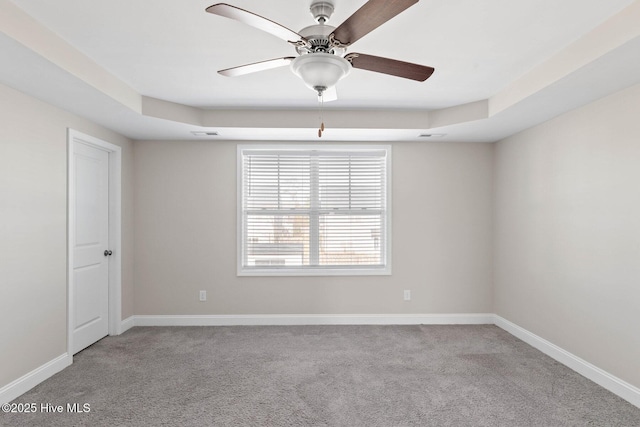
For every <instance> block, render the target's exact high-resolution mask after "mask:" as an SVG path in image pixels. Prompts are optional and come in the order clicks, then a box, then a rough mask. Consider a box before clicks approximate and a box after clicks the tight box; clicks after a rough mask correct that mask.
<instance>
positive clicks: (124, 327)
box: [120, 316, 136, 334]
mask: <svg viewBox="0 0 640 427" xmlns="http://www.w3.org/2000/svg"><path fill="white" fill-rule="evenodd" d="M135 320H136V318H135V316H129V317H127V318H126V319H124V320H123V321H122V322H121V323H120V333H121V334H124V333H125V332H127V331H128V330H129V329H131V328H133V327H134V326H135V325H136V323H135Z"/></svg>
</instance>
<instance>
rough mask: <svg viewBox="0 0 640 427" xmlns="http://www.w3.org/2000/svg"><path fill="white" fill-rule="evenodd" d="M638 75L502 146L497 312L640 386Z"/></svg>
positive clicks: (498, 146) (498, 174) (498, 177)
mask: <svg viewBox="0 0 640 427" xmlns="http://www.w3.org/2000/svg"><path fill="white" fill-rule="evenodd" d="M638 111H640V85H637V86H634V87H631V88H629V89H626V90H624V91H621V92H618V93H616V94H613V95H611V96H609V97H606V98H603V99H601V100H598V101H596V102H594V103H592V104H589V105H587V106H585V107H582V108H580V109H577V110H574V111H572V112H569V113H566V114H564V115H562V116H560V117H557V118H555V119H554V120H551V121H549V122H546V123H544V124H542V125H539V126H537V127H535V128H532V129H529V130H527V131H524V132H522V133H520V134H518V135H515V136H512V137H510V138H507V139H505V140H503V141H500V142H499V143H497V144H496V146H495V150H496V151H495V172H494V176H495V188H494V191H495V219H494V224H495V226H496V233H495V238H494V244H495V279H494V286H495V291H494V298H495V309H496V313H497V314H498V315H500V316H502V317H504V318H506V319H507V320H510V321H512V322H514V323H516V324H517V325H519V326H521V327H523V328H525V329H527V330H529V331H531V332H533V333H535V334H536V335H538V336H540V337H542V338H544V339H547V340H548V341H550V342H552V343H554V344H556V345H558V346H560V347H561V348H563V349H565V350H567V351H569V352H571V353H573V354H575V355H576V356H578V357H580V358H582V359H584V360H586V361H587V362H590V363H592V364H594V365H595V366H598V367H599V368H601V369H604V370H605V371H607V372H609V373H611V374H613V375H615V376H617V377H619V378H621V379H623V380H625V381H627V382H629V383H630V384H633V385H635V386H636V387H640V369H639V366H640V365H639V364H638V361H639V360H640V326H639V325H640V221H639V219H640V167H638V165H639V163H638V160H639V159H640V143H639V142H638V141H639V140H638V135H640V121H639V120H638Z"/></svg>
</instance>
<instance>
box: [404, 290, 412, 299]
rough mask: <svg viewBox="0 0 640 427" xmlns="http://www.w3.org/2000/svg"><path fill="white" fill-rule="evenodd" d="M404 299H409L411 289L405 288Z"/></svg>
mask: <svg viewBox="0 0 640 427" xmlns="http://www.w3.org/2000/svg"><path fill="white" fill-rule="evenodd" d="M404 300H405V301H411V291H410V290H408V289H405V291H404Z"/></svg>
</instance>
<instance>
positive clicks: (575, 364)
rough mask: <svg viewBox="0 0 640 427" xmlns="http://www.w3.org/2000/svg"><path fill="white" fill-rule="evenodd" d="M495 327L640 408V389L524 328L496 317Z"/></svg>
mask: <svg viewBox="0 0 640 427" xmlns="http://www.w3.org/2000/svg"><path fill="white" fill-rule="evenodd" d="M495 325H496V326H498V327H499V328H502V329H504V330H505V331H507V332H509V333H510V334H511V335H513V336H515V337H517V338H519V339H521V340H522V341H524V342H526V343H527V344H529V345H530V346H532V347H534V348H537V349H538V350H540V351H541V352H543V353H544V354H546V355H547V356H549V357H551V358H553V359H555V360H557V361H558V362H560V363H562V364H563V365H565V366H567V367H569V368H571V369H573V370H574V371H576V372H577V373H579V374H580V375H582V376H584V377H586V378H588V379H590V380H591V381H593V382H594V383H596V384H598V385H600V386H601V387H603V388H605V389H607V390H609V391H610V392H612V393H614V394H616V395H618V396H620V397H621V398H623V399H624V400H626V401H627V402H629V403H631V404H633V405H635V406H637V407H638V408H640V389H639V388H637V387H635V386H633V385H631V384H629V383H627V382H625V381H623V380H621V379H620V378H618V377H615V376H613V375H611V374H610V373H608V372H606V371H604V370H602V369H600V368H598V367H597V366H594V365H592V364H591V363H589V362H587V361H586V360H583V359H581V358H579V357H578V356H575V355H573V354H571V353H569V352H568V351H566V350H564V349H562V348H560V347H558V346H557V345H555V344H553V343H551V342H549V341H547V340H545V339H544V338H541V337H539V336H537V335H536V334H533V333H531V332H529V331H527V330H526V329H524V328H521V327H520V326H518V325H516V324H515V323H512V322H510V321H508V320H507V319H504V318H502V317H500V316H498V315H495Z"/></svg>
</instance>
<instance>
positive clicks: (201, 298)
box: [200, 291, 207, 301]
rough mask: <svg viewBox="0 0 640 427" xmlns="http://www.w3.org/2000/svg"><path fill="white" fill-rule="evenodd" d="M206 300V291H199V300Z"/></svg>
mask: <svg viewBox="0 0 640 427" xmlns="http://www.w3.org/2000/svg"><path fill="white" fill-rule="evenodd" d="M206 300H207V291H200V301H206Z"/></svg>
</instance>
